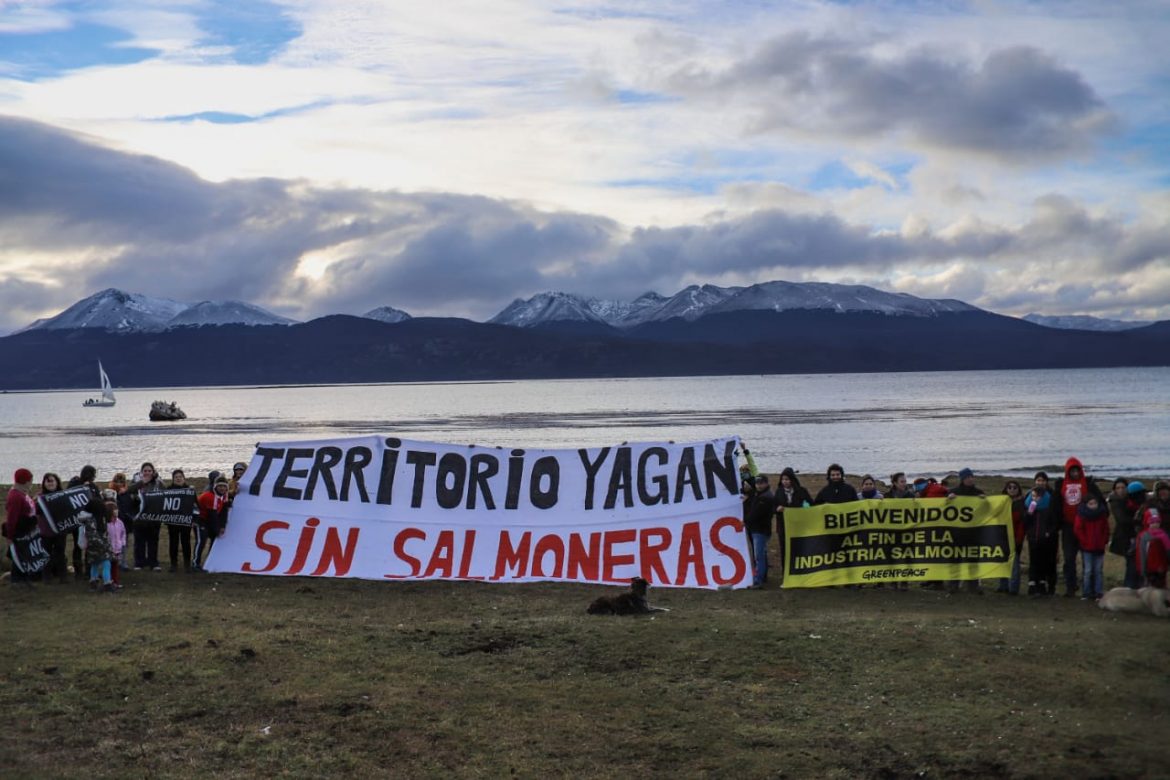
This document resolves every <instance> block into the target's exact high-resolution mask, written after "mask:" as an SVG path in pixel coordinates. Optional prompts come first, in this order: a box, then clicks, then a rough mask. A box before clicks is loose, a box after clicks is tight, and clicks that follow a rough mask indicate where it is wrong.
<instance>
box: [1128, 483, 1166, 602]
mask: <svg viewBox="0 0 1170 780" xmlns="http://www.w3.org/2000/svg"><path fill="white" fill-rule="evenodd" d="M1136 516H1137V520H1138V522H1139V523H1140V524H1141V528H1142V532H1141V533H1140V534H1138V537H1137V544H1136V547H1135V549H1134V562H1135V563H1136V564H1137V568H1138V575H1139V577H1140V578H1141V580H1142V582H1144V583H1145V584H1146V585H1150V586H1153V587H1155V588H1165V587H1166V569H1167V568H1170V567H1168V566H1167V563H1168V559H1170V536H1168V535H1167V534H1166V531H1164V530H1163V528H1162V523H1163V522H1164V521H1165V519H1166V518H1167V517H1170V483H1167V482H1165V481H1158V482H1155V483H1154V489H1153V491H1152V492H1151V493H1150V495H1149V496H1148V497H1147V498H1146V502H1145V503H1144V504H1142V506H1141V508H1140V509H1138V511H1137V515H1136Z"/></svg>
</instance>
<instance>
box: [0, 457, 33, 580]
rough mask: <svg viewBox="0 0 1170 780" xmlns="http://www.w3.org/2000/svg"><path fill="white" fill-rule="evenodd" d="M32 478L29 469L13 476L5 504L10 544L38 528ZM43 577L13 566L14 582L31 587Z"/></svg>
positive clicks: (7, 535) (10, 553) (18, 471)
mask: <svg viewBox="0 0 1170 780" xmlns="http://www.w3.org/2000/svg"><path fill="white" fill-rule="evenodd" d="M32 478H33V474H32V472H31V471H29V470H28V469H17V470H16V473H15V474H13V476H12V482H13V485H12V487H11V488H10V489H9V491H8V497H7V499H6V500H5V502H4V537H5V538H6V539H8V541H9V543H13V542H15V541H16V539H17V538H18V537H21V536H24V535H25V534H27V533H29V532H31V531H32V530H33V529H35V528H36V527H37V510H36V505H35V504H33V500H32V487H33V485H32ZM8 555H9V557H10V558H11V557H12V551H11V550H9V552H8ZM40 578H41V575H40V574H39V573H37V574H36V575H31V574H26V573H25V572H23V571H21V569H20V567H19V566H17V565H15V562H14V564H13V566H12V581H13V582H14V583H15V582H20V583H24V584H28V585H29V586H30V587H31V585H32V582H33V581H34V580H40Z"/></svg>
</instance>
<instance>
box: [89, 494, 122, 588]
mask: <svg viewBox="0 0 1170 780" xmlns="http://www.w3.org/2000/svg"><path fill="white" fill-rule="evenodd" d="M82 536H84V539H83V540H82V543H81V546H82V548H83V549H84V550H85V558H86V560H87V561H88V562H89V587H90V588H91V589H92V590H96V591H113V590H114V587H113V585H114V583H113V581H112V580H111V579H110V563H111V562H112V561H113V558H114V551H113V547H112V546H111V544H110V530H109V517H108V515H107V509H106V504H105V502H103V501H102V500H101V499H100V498H96V497H95V498H94V499H93V500H92V501H90V502H89V504H87V505H86V507H85V513H84V514H83V515H82Z"/></svg>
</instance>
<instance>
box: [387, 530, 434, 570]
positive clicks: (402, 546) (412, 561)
mask: <svg viewBox="0 0 1170 780" xmlns="http://www.w3.org/2000/svg"><path fill="white" fill-rule="evenodd" d="M426 538H427V535H426V534H425V533H423V532H422V531H421V530H419V529H418V528H404V529H402V530H401V531H399V532H398V535H397V536H395V537H394V554H395V555H396V556H398V560H400V561H402V562H403V563H405V564H408V565H409V566H410V574H405V575H404V574H383V575H382V576H383V577H385V578H386V579H388V580H403V579H406V578H407V577H417V576H418V571H419V569H420V568H421V567H422V561H420V560H419V559H418V558H415V557H414V556H413V555H411V554H410V553H408V552H407V551H406V543H407V542H409V541H410V540H411V539H426Z"/></svg>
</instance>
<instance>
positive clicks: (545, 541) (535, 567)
mask: <svg viewBox="0 0 1170 780" xmlns="http://www.w3.org/2000/svg"><path fill="white" fill-rule="evenodd" d="M550 552H551V553H552V554H553V570H552V571H551V572H549V573H548V574H545V572H544V565H543V563H542V562H543V561H544V556H545V554H547V553H550ZM564 570H565V543H564V541H563V540H562V539H561V537H559V536H557V535H555V534H549V535H547V536H542V537H540V540H539V541H538V542H537V543H536V549H535V550H534V551H533V553H532V576H533V577H557V578H558V579H559V578H560V576H561V572H563V571H564Z"/></svg>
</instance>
